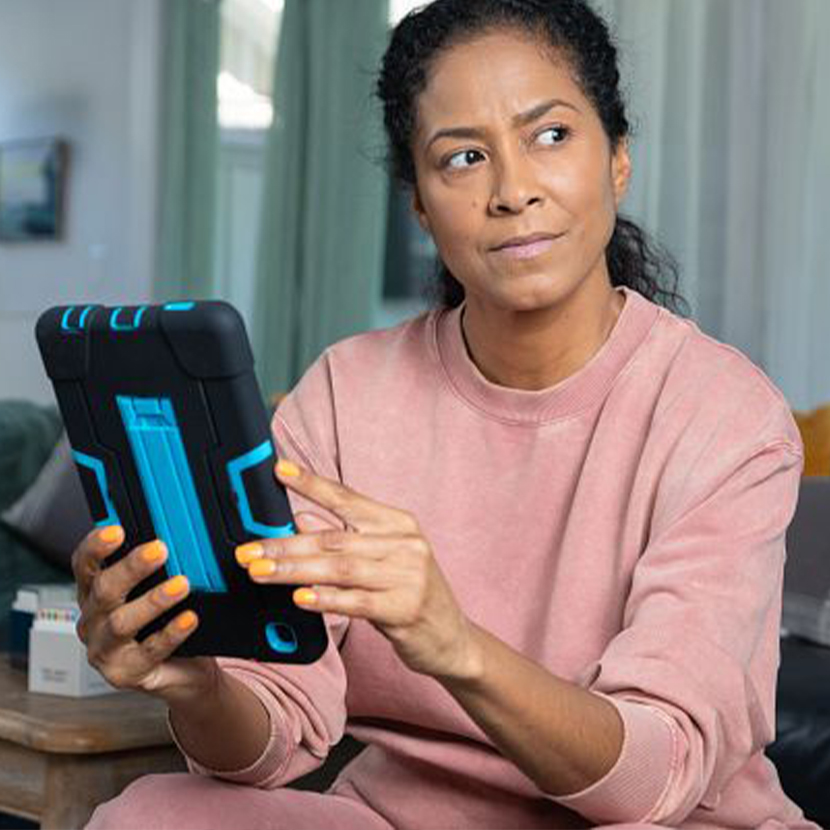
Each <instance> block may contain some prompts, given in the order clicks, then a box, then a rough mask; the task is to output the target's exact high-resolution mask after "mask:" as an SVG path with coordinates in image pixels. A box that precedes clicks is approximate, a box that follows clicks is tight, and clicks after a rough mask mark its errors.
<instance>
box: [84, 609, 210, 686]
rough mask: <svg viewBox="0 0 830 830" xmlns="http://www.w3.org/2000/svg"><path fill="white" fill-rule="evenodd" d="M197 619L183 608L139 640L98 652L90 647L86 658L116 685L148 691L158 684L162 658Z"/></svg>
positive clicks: (172, 649) (185, 637) (191, 630)
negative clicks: (161, 626) (179, 612)
mask: <svg viewBox="0 0 830 830" xmlns="http://www.w3.org/2000/svg"><path fill="white" fill-rule="evenodd" d="M198 622H199V618H198V616H197V615H196V613H195V612H193V611H190V610H187V611H183V612H182V613H181V614H179V615H177V616H176V617H175V618H174V619H173V620H171V621H170V622H169V623H168V624H167V625H166V626H165V627H164V628H162V629H161V630H160V631H157V632H154V633H153V634H151V635H150V636H149V637H147V638H145V639H144V640H143V641H142V642H141V643H137V642H135V641H133V642H130V643H127V644H122V645H120V646H119V647H117V648H114V649H112V650H110V651H108V652H107V651H101V652H100V653H99V652H95V651H93V650H92V649H90V650H89V652H88V658H89V661H90V663H91V664H92V665H93V666H94V667H95V668H96V669H98V671H99V672H100V673H101V674H102V675H103V676H104V677H105V678H106V679H107V681H108V682H109V683H110V684H111V685H113V686H115V687H116V688H125V689H129V688H142V689H145V690H147V691H152V690H153V688H154V687H156V686H158V685H159V682H160V679H161V670H162V669H163V668H165V667H164V666H163V664H164V661H165V660H167V659H168V658H169V657H170V655H171V654H172V653H173V652H174V651H175V650H176V648H178V646H179V645H180V644H181V643H182V642H183V641H184V640H186V639H187V638H188V637H189V636H190V635H191V634H192V633H193V632H194V631H195V630H196V627H197V625H198Z"/></svg>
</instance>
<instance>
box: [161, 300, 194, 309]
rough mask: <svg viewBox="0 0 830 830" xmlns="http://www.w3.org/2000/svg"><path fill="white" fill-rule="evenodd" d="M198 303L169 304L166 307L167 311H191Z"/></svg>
mask: <svg viewBox="0 0 830 830" xmlns="http://www.w3.org/2000/svg"><path fill="white" fill-rule="evenodd" d="M195 305H196V303H191V302H187V303H167V305H166V306H165V307H164V310H165V311H190V310H191V309H192V308H193V307H194V306H195Z"/></svg>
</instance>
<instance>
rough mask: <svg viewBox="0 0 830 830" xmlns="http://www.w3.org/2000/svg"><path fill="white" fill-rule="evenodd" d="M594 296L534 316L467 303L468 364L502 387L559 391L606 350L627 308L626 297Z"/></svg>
mask: <svg viewBox="0 0 830 830" xmlns="http://www.w3.org/2000/svg"><path fill="white" fill-rule="evenodd" d="M593 293H594V296H592V292H576V295H575V296H573V297H571V298H569V299H568V300H566V301H564V302H563V303H561V304H560V305H558V306H554V307H551V308H546V309H542V310H539V311H533V312H527V311H505V310H504V309H494V308H493V307H490V306H488V307H485V306H483V305H482V304H480V303H477V302H476V300H475V298H472V297H468V299H467V302H466V305H465V308H464V311H463V313H462V318H461V331H462V333H463V335H464V342H465V344H466V346H467V353H468V354H469V356H470V359H471V360H472V361H473V363H475V365H476V367H477V368H478V370H479V371H480V372H481V374H482V375H484V377H485V378H487V380H489V381H490V382H491V383H495V384H497V385H499V386H505V387H508V388H511V389H526V390H531V391H534V390H539V389H548V388H550V387H551V386H555V385H556V384H557V383H560V382H561V381H563V380H565V378H568V377H570V376H571V375H573V374H575V373H576V372H578V371H579V370H580V369H581V368H582V367H583V366H584V365H585V364H586V363H588V361H590V360H591V358H592V357H593V356H594V355H595V354H596V353H597V352H598V351H599V350H600V349H601V348H602V346H603V344H604V343H605V341H606V340H607V339H608V337H609V336H610V334H611V332H612V330H613V329H614V326H615V324H616V322H617V319H618V318H619V315H620V312H621V311H622V308H623V306H624V305H625V295H624V294H623V293H622V292H621V291H618V290H615V289H614V288H612V287H611V286H610V285H606V286H603V290H602V291H601V293H600V292H593ZM596 293H600V296H599V297H597V296H596Z"/></svg>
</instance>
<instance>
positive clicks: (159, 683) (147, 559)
mask: <svg viewBox="0 0 830 830" xmlns="http://www.w3.org/2000/svg"><path fill="white" fill-rule="evenodd" d="M123 541H124V531H123V529H122V528H120V527H118V526H116V525H110V526H108V527H104V528H101V529H96V530H93V531H92V532H90V533H89V534H87V536H86V537H84V539H83V540H82V541H81V543H80V544H79V545H78V547H77V548H76V549H75V551H74V553H73V554H72V570H73V572H74V574H75V582H76V585H77V591H78V604H79V605H80V608H81V616H80V619H79V620H78V623H77V626H76V629H77V632H78V636H79V637H80V639H81V641H82V642H83V643H84V644H85V645H86V649H87V660H88V661H89V664H90V665H91V666H93V667H94V668H96V669H97V670H98V671H99V672H100V673H101V674H102V675H103V676H104V678H106V680H107V681H108V682H109V683H110V684H111V685H112V686H114V687H115V688H117V689H137V690H140V691H144V692H148V693H150V694H153V695H157V696H159V697H161V698H164V699H166V700H168V701H169V702H174V701H182V700H187V699H189V698H191V697H192V696H194V695H202V694H204V693H205V692H206V691H209V690H210V689H212V688H213V686H214V684H215V682H216V679H217V675H218V671H219V670H218V667H217V665H216V661H215V659H214V658H212V657H178V658H171V657H170V654H171V653H172V652H173V651H174V650H175V649H176V647H177V646H178V645H179V644H180V643H181V642H183V641H184V640H186V639H187V638H188V637H189V636H190V634H191V633H192V632H193V631H194V630H195V629H196V626H197V624H198V618H197V616H196V614H195V613H194V612H193V611H189V610H188V611H183V612H182V613H181V614H178V615H177V616H176V617H174V618H173V619H172V620H171V621H170V622H169V623H168V624H167V625H166V626H165V627H164V628H162V629H160V630H159V631H156V632H154V633H153V634H151V635H150V636H149V637H147V638H145V639H144V640H142V641H141V642H138V641H137V640H136V635H137V634H138V632H139V631H140V630H141V629H142V628H143V627H144V626H145V625H147V624H148V623H150V622H152V620H154V619H155V618H156V617H158V616H159V615H160V614H161V613H162V612H164V611H166V610H167V609H169V608H171V607H173V606H174V605H176V604H177V603H179V602H181V601H182V600H183V599H184V598H185V597H186V596H187V595H188V592H189V589H190V586H189V584H188V581H187V577H184V576H175V577H173V578H172V579H168V580H167V581H166V582H163V583H162V584H161V585H158V586H156V587H154V588H151V589H150V590H149V591H147V592H145V593H144V594H142V595H141V596H139V597H136V598H135V599H133V600H132V601H131V602H127V601H126V598H127V594H128V593H129V592H130V591H131V590H132V589H133V587H134V586H135V585H137V584H138V583H139V582H141V581H142V580H143V579H145V578H146V577H147V576H149V575H150V574H151V573H153V572H154V571H156V570H158V569H159V568H160V567H162V565H163V564H164V562H165V561H166V559H167V550H166V548H165V545H164V543H163V542H161V541H158V540H156V541H153V542H149V543H147V544H145V545H139V546H138V547H136V548H133V550H131V551H130V552H129V553H128V554H127V555H126V556H124V557H123V558H122V559H120V560H119V561H118V562H116V563H115V564H114V565H111V566H110V567H107V568H105V567H103V562H104V560H105V559H106V558H107V557H108V556H110V555H111V554H113V553H114V552H115V551H116V550H117V549H118V547H119V546H120V545H121V543H122V542H123Z"/></svg>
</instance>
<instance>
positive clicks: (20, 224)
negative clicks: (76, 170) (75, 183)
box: [0, 138, 69, 242]
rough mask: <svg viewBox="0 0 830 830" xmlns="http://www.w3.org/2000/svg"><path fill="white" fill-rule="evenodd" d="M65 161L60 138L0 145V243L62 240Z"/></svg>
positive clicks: (66, 155)
mask: <svg viewBox="0 0 830 830" xmlns="http://www.w3.org/2000/svg"><path fill="white" fill-rule="evenodd" d="M68 162H69V147H68V144H67V142H66V141H64V140H63V139H60V138H45V139H32V140H27V141H7V142H0V241H2V242H10V241H14V242H22V241H31V240H43V239H60V238H61V237H62V235H63V225H64V217H63V212H64V210H63V202H64V191H65V188H66V175H67V167H68Z"/></svg>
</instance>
